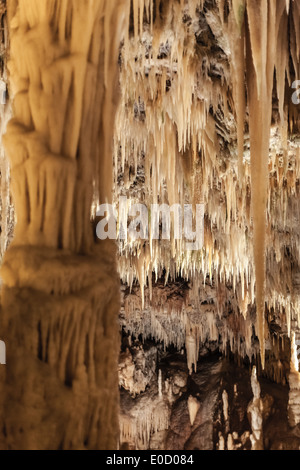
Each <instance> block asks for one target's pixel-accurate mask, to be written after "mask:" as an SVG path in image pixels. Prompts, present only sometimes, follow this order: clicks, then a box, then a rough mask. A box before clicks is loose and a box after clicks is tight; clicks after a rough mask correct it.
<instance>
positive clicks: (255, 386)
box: [248, 366, 263, 450]
mask: <svg viewBox="0 0 300 470" xmlns="http://www.w3.org/2000/svg"><path fill="white" fill-rule="evenodd" d="M251 388H252V392H253V399H252V401H251V402H250V403H249V406H248V414H249V415H250V422H251V428H252V434H251V435H250V439H251V444H252V450H262V449H263V427H262V425H263V416H262V412H263V402H262V399H261V397H260V385H259V382H258V380H257V375H256V367H255V366H254V367H253V369H252V375H251Z"/></svg>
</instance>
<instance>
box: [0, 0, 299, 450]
mask: <svg viewBox="0 0 300 470" xmlns="http://www.w3.org/2000/svg"><path fill="white" fill-rule="evenodd" d="M131 5H132V6H131ZM8 6H9V7H10V8H9V11H8V17H9V22H10V39H11V41H10V58H11V61H10V64H9V70H10V91H11V95H12V96H14V101H13V116H14V117H13V119H12V120H11V122H10V123H9V125H8V127H7V133H6V136H5V137H4V138H3V141H4V144H5V148H6V152H7V155H8V156H9V159H10V166H11V182H12V183H11V188H12V193H13V198H14V205H15V211H16V222H17V223H16V227H15V237H14V241H13V244H12V245H11V247H10V248H9V250H8V251H7V252H6V254H5V257H4V261H3V266H2V274H1V277H2V280H3V285H4V286H3V292H2V307H3V309H2V312H1V322H0V334H1V339H2V337H3V339H4V340H5V342H6V344H7V361H8V367H7V368H6V374H5V373H4V372H5V371H3V370H2V371H1V381H0V383H1V389H3V393H1V394H0V397H1V398H0V406H1V407H2V409H3V410H5V413H4V412H3V413H2V414H1V416H3V417H4V418H3V420H4V422H3V426H2V427H0V429H3V434H2V435H0V447H3V448H14V447H24V448H50V447H53V448H110V447H115V446H116V445H117V437H118V417H117V406H118V390H117V382H118V381H117V356H118V347H117V345H118V326H117V313H118V310H119V295H118V294H119V285H118V276H117V274H116V270H115V249H114V245H113V244H110V243H109V242H108V241H106V242H102V243H101V244H100V243H99V244H97V243H96V242H95V234H94V233H93V229H92V226H91V225H92V224H91V220H90V218H91V213H92V214H93V215H94V212H95V210H94V209H95V207H96V205H97V203H98V202H105V201H108V202H110V200H111V198H112V188H113V189H114V199H115V201H118V198H119V196H120V195H123V196H127V197H128V199H131V200H132V201H133V202H138V203H144V204H145V205H146V206H148V207H150V206H151V204H152V203H154V204H157V203H159V204H162V203H165V204H169V205H173V204H179V205H180V206H183V205H184V204H189V203H190V204H193V205H194V206H195V205H196V204H204V206H205V219H204V247H203V249H202V250H198V251H188V250H187V246H186V242H185V241H184V240H178V239H176V237H175V236H173V237H172V238H171V241H170V242H167V241H162V240H156V239H155V238H154V236H153V233H152V232H151V231H150V234H149V240H147V241H135V242H131V241H130V240H125V241H124V242H122V244H121V245H120V251H119V256H118V267H119V273H120V277H121V280H122V282H123V284H124V285H126V286H127V287H129V288H130V289H131V288H132V287H134V289H133V292H132V293H131V294H127V295H126V296H125V300H124V303H123V306H122V311H121V314H122V315H121V317H122V318H121V322H122V326H123V327H124V329H125V330H126V331H127V333H128V334H129V335H134V336H138V335H142V336H143V339H146V338H149V337H151V338H153V339H155V340H156V342H163V343H164V346H165V347H168V346H170V345H173V346H175V347H176V348H177V349H178V350H179V351H180V350H182V351H183V350H184V349H185V351H186V361H187V368H188V372H189V374H190V375H192V374H193V372H195V373H196V372H197V361H198V359H199V355H200V356H201V355H202V354H203V355H204V354H205V351H206V352H208V351H214V350H215V349H218V350H219V351H220V352H221V353H224V354H228V353H229V352H230V353H232V354H234V355H235V356H236V357H238V360H239V361H240V362H241V361H242V359H246V360H250V361H252V362H253V363H256V365H257V370H258V376H259V374H260V373H261V371H262V369H264V374H265V375H266V377H268V378H270V379H271V380H274V381H275V382H277V383H281V384H284V383H286V382H287V380H289V381H290V384H291V389H292V391H291V394H290V402H289V411H290V417H291V423H293V425H295V424H297V422H298V412H297V406H298V405H297V403H298V389H299V387H298V385H297V383H296V382H297V380H298V379H297V377H298V376H297V373H296V372H297V371H292V372H291V374H289V372H290V370H289V367H290V366H289V362H290V361H289V359H290V358H289V357H288V356H289V353H286V352H284V348H288V351H289V348H290V346H289V340H288V338H290V337H291V335H292V334H294V333H295V334H296V335H297V334H298V333H299V327H300V325H299V321H300V317H299V312H300V305H299V285H300V283H299V282H298V277H299V271H300V269H299V266H300V256H299V254H300V251H299V246H300V232H299V218H300V205H299V187H300V186H299V180H300V165H299V156H300V150H299V149H300V147H299V135H298V134H299V128H300V125H299V121H300V120H299V105H297V102H295V99H294V98H293V99H292V94H293V92H294V90H295V88H293V87H292V84H293V83H297V82H296V81H297V80H298V79H300V60H299V57H300V53H299V50H300V37H299V30H300V27H299V26H300V7H299V3H298V2H296V1H289V0H277V2H274V0H266V1H262V0H255V1H254V0H218V1H215V2H213V1H210V0H206V1H204V0H187V1H185V2H183V1H181V2H174V1H165V0H164V1H155V2H153V1H152V0H134V1H133V2H130V1H129V0H118V1H117V2H107V1H105V0H93V1H92V0H45V1H43V2H42V1H41V0H14V1H11V2H10V3H9V4H8ZM131 8H132V11H131ZM118 80H119V85H120V86H119V87H118ZM293 96H294V94H293ZM295 96H296V98H297V96H298V94H297V92H296V95H295ZM296 101H297V100H296ZM1 126H2V128H3V131H4V128H5V119H3V122H2V123H1ZM297 133H298V134H297ZM112 142H114V146H113V143H112ZM2 160H3V159H2ZM1 172H3V175H6V176H5V178H4V180H5V181H8V167H7V162H6V161H4V160H3V161H2V162H1ZM113 178H114V181H113ZM1 184H2V186H1V188H2V190H1V192H2V194H1V198H2V205H3V204H4V201H6V202H5V204H6V206H7V205H8V198H7V194H8V191H7V188H5V185H4V184H3V182H2V183H1ZM149 218H151V213H149ZM4 220H5V221H7V220H9V214H8V211H7V214H6V215H5V216H4ZM2 226H3V228H5V224H3V222H2ZM173 229H174V223H173V221H171V232H173ZM8 232H9V230H7V228H5V230H4V233H5V235H4V237H3V238H2V242H1V254H2V253H3V251H4V250H5V249H6V245H7V237H8V236H9V234H8ZM160 280H163V282H164V283H165V285H163V286H162V288H161V286H160ZM136 282H138V284H139V288H140V294H137V293H136V292H134V290H135V283H136ZM178 282H179V283H180V286H181V287H179V288H178ZM172 283H173V287H172ZM170 286H171V287H170ZM173 288H174V289H175V294H176V295H175V297H176V298H175V301H174V302H173V301H172V299H173V298H174V292H173V291H172V290H173ZM130 354H131V353H130ZM130 354H128V353H127V352H125V353H124V355H123V356H122V358H121V359H122V360H121V361H120V364H119V367H120V385H121V386H122V387H124V388H125V389H126V390H128V391H129V392H131V393H132V394H133V395H134V394H137V395H138V394H140V393H141V392H143V391H145V390H146V388H147V387H148V385H149V384H150V383H151V381H152V379H153V378H154V377H155V373H154V368H153V367H152V366H149V367H147V368H146V371H143V370H142V367H140V364H137V363H135V362H134V359H136V360H137V358H136V357H135V355H133V356H134V359H132V358H131V357H130ZM139 354H140V355H141V357H142V356H143V354H142V353H139ZM139 354H137V356H138V357H139ZM150 356H151V355H150ZM144 359H145V358H144ZM144 359H143V360H144ZM141 360H142V359H141V358H140V359H139V361H141ZM145 360H146V359H145ZM9 364H12V367H11V368H10V366H9ZM160 377H161V376H160ZM296 379H297V380H296ZM155 380H156V379H155ZM161 380H162V379H161V378H160V379H159V380H158V383H159V384H160V385H157V387H158V390H160V391H159V392H158V400H159V403H160V407H161V408H160V407H159V409H161V416H157V415H156V414H155V411H154V410H153V409H152V408H149V410H148V411H149V412H148V414H146V415H144V416H143V419H140V420H139V419H138V418H139V417H140V414H139V413H140V412H139V410H138V409H135V411H134V412H133V416H137V421H136V422H135V424H134V425H132V422H131V421H130V419H129V422H128V417H127V416H125V417H124V413H123V414H122V416H123V418H122V419H123V421H122V419H121V443H124V445H126V443H128V442H129V444H130V445H131V446H139V447H141V448H147V446H149V445H150V443H149V442H150V441H151V432H152V431H153V432H152V434H155V436H154V437H153V436H152V438H153V440H154V443H153V446H155V445H158V444H157V443H158V442H159V440H160V437H159V436H160V434H159V433H165V432H166V431H167V430H168V426H169V424H170V413H169V411H170V409H169V408H170V403H171V402H172V399H173V398H172V397H173V395H172V394H173V391H172V390H173V388H172V387H171V386H170V385H168V387H169V388H168V391H167V392H165V393H166V397H167V398H166V397H165V396H164V392H163V391H162V390H163V386H162V381H161ZM295 381H296V382H295ZM252 382H253V383H254V378H253V380H252ZM254 385H255V384H254ZM252 388H253V387H252ZM170 390H171V391H170ZM171 392H172V393H171ZM226 393H227V391H226ZM226 393H224V394H223V395H222V396H224V397H226ZM188 396H190V395H188ZM191 397H192V399H191V400H190V403H191V405H190V413H188V410H189V407H188V405H187V407H185V411H184V412H185V415H186V417H187V421H186V423H187V425H188V423H189V425H191V422H192V421H193V423H196V424H197V419H198V418H197V416H198V415H199V416H200V415H201V413H202V411H201V407H200V411H197V413H196V411H195V410H196V408H197V406H198V405H197V404H196V402H195V401H194V400H193V399H194V398H195V397H194V396H193V395H191ZM165 398H166V400H167V401H164V399H165ZM195 400H197V398H195ZM223 401H224V403H225V404H226V406H225V408H226V410H227V406H229V409H230V403H229V405H228V403H227V401H228V400H227V398H224V400H223ZM249 401H250V399H249ZM140 402H141V409H142V410H143V409H146V408H147V406H148V402H147V399H145V400H143V399H142V398H141V400H140ZM187 403H188V401H187ZM261 403H262V402H261V398H260V397H259V396H258V395H257V396H255V395H254V398H253V401H252V404H251V405H250V406H249V414H250V415H251V420H250V421H251V427H250V428H249V429H247V430H245V433H246V434H245V435H244V434H243V438H241V442H242V445H246V444H245V443H246V442H247V443H248V444H249V443H252V445H253V447H262V446H263V443H262V439H263V436H264V434H263V432H262V429H261V426H262V420H263V407H262V405H261ZM196 405H197V406H196ZM247 406H248V403H247ZM244 408H245V407H244ZM10 410H13V411H10ZM16 410H17V411H16ZM37 410H38V411H37ZM223 411H224V410H223ZM227 413H228V410H227V411H226V413H225V414H226V415H227ZM229 413H230V411H229ZM16 415H17V417H16ZM45 415H46V416H47V418H46V419H44V416H45ZM227 421H228V420H226V423H225V424H224V426H225V428H224V429H223V430H220V436H218V438H219V448H230V449H233V448H237V447H238V443H237V442H236V441H237V439H236V436H235V435H234V433H235V432H236V430H234V429H231V430H230V429H229V428H228V423H227ZM20 423H21V424H20ZM57 423H60V424H59V427H58V429H57ZM103 423H104V425H103ZM192 425H194V424H192ZM170 426H171V425H170ZM209 426H211V424H210V425H209ZM175 427H176V426H175ZM171 428H172V426H171ZM74 429H75V430H76V432H74ZM209 429H210V431H209V433H212V432H213V428H211V427H210V428H209ZM207 432H208V431H207ZM210 435H211V434H210ZM24 436H26V437H24ZM187 436H189V431H187V434H186V436H185V437H186V438H188V437H187ZM173 437H174V436H173ZM173 437H172V436H171V437H170V436H169V437H168V436H165V437H164V439H165V441H164V442H170V441H172V439H173ZM168 439H169V440H168ZM208 441H209V443H208V442H206V441H205V443H203V446H206V445H207V446H210V445H212V444H211V442H212V440H211V438H209V439H208ZM174 442H177V441H176V439H175V440H174V439H173V444H172V445H174ZM193 442H194V441H193ZM201 442H202V441H201ZM243 442H244V444H243ZM170 445H171V444H170ZM190 445H191V446H192V444H190ZM195 445H196V444H195Z"/></svg>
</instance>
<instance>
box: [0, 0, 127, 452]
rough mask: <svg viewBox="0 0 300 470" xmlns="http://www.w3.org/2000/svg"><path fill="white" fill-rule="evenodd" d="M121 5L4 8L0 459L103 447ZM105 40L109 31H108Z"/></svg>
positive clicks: (113, 378)
mask: <svg viewBox="0 0 300 470" xmlns="http://www.w3.org/2000/svg"><path fill="white" fill-rule="evenodd" d="M127 3H128V2H127V1H126V0H124V1H123V0H118V1H116V2H107V1H105V0H48V1H40V0H26V1H24V0H15V1H11V2H8V9H9V10H8V15H9V22H10V41H11V49H10V59H11V60H10V64H9V71H10V77H11V92H12V94H13V96H14V105H13V114H14V118H13V119H12V120H11V122H10V123H9V124H8V129H7V133H6V136H5V137H4V143H5V147H6V151H7V154H8V156H9V158H10V163H11V175H12V192H13V198H14V204H15V209H16V219H17V224H16V228H15V237H14V241H13V243H12V245H11V247H10V248H9V250H8V251H7V253H6V254H5V258H4V262H3V266H2V273H1V277H2V279H3V283H4V287H3V290H2V309H3V310H2V314H1V325H0V331H1V338H3V339H4V341H5V343H6V347H7V366H6V368H5V369H4V368H2V369H1V372H0V373H1V376H0V416H1V420H0V423H1V424H0V448H3V449H14V448H17V449H72V448H76V449H83V448H88V449H99V448H100V449H101V448H105V449H108V448H116V445H117V436H118V385H117V359H118V348H117V347H116V345H117V344H118V327H117V314H118V309H119V296H118V291H119V286H118V277H117V275H116V271H115V251H114V247H113V245H109V244H105V243H104V242H103V243H102V244H101V245H97V244H96V242H95V240H94V235H93V229H92V226H91V222H90V216H91V205H92V200H93V196H94V193H95V192H96V193H97V194H98V196H99V197H100V198H101V199H102V200H106V199H107V200H109V199H110V198H111V184H110V178H109V174H111V176H112V169H110V168H109V166H110V165H111V162H112V155H111V145H112V131H113V125H112V123H113V119H114V109H115V105H116V102H117V96H118V93H117V87H116V85H117V84H118V69H117V66H118V50H119V44H120V40H121V34H122V31H123V28H124V26H125V20H126V19H127V16H126V15H125V14H124V11H126V10H127V8H126V5H127ZM112 29H113V31H114V34H113V35H111V34H110V32H111V30H112Z"/></svg>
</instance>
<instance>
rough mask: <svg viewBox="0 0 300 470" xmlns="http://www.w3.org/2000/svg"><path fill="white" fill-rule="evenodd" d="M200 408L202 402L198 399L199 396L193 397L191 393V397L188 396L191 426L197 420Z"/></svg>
mask: <svg viewBox="0 0 300 470" xmlns="http://www.w3.org/2000/svg"><path fill="white" fill-rule="evenodd" d="M199 408H200V403H199V401H198V400H197V398H195V397H192V396H191V395H190V396H189V398H188V409H189V415H190V422H191V426H193V424H194V422H195V419H196V416H197V413H198V411H199Z"/></svg>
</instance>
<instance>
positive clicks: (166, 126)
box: [115, 0, 300, 365]
mask: <svg viewBox="0 0 300 470" xmlns="http://www.w3.org/2000/svg"><path fill="white" fill-rule="evenodd" d="M155 5H156V10H153V5H152V2H150V1H145V2H144V1H139V0H135V1H134V2H133V33H132V36H130V34H128V37H127V38H126V40H125V44H124V48H123V59H122V60H123V62H122V63H123V66H122V67H121V92H122V99H121V104H120V106H119V109H118V113H117V119H116V133H115V179H116V181H117V180H118V181H120V175H121V181H122V182H123V184H122V185H119V188H118V192H117V195H119V194H126V195H128V196H129V197H130V194H132V193H133V192H134V191H135V190H136V188H137V187H139V186H138V185H139V183H138V179H139V176H140V175H141V174H142V176H143V178H144V180H143V182H142V184H141V188H142V189H141V191H140V192H139V193H138V194H135V195H136V196H137V197H139V198H140V199H142V201H141V200H139V202H143V203H146V204H151V203H153V202H155V203H157V202H158V201H159V202H168V203H169V204H170V205H172V204H173V203H179V204H184V203H186V202H190V203H194V204H195V203H197V202H203V203H204V204H205V210H206V217H205V232H204V247H203V249H202V250H201V251H200V252H187V251H186V250H185V244H184V243H181V242H180V243H178V241H176V240H171V242H170V244H169V247H168V246H166V245H165V244H164V243H161V241H155V240H154V241H152V240H151V236H150V241H149V243H148V242H146V243H145V242H135V243H131V242H130V243H128V244H127V245H126V244H125V247H124V245H122V251H121V259H120V271H121V276H122V278H123V280H124V281H126V282H128V283H129V284H132V282H133V280H134V279H135V278H136V279H138V280H139V282H140V285H141V288H142V290H143V289H144V285H146V284H147V280H148V282H149V283H151V280H150V278H152V272H153V271H155V272H156V275H157V276H159V275H160V274H161V272H162V271H164V270H165V271H166V272H167V273H169V274H170V275H171V277H173V278H175V277H176V275H181V276H184V277H186V278H191V277H193V276H194V273H195V272H201V273H203V274H204V279H207V276H209V277H210V279H212V277H213V276H214V277H217V278H218V279H219V280H220V281H221V282H222V281H223V282H224V281H228V280H229V279H230V280H231V282H232V284H233V287H234V288H235V286H237V285H238V284H242V292H243V293H242V296H241V302H242V304H241V310H243V311H245V310H246V309H245V306H244V305H243V304H244V303H245V302H247V293H249V292H250V293H251V295H250V296H248V300H249V299H250V297H251V300H249V303H251V302H253V300H254V299H253V292H255V302H256V309H257V324H256V332H257V334H258V337H259V340H260V354H261V360H262V364H263V365H264V356H265V352H264V350H265V347H264V343H265V337H266V336H267V332H266V328H265V301H268V302H269V301H270V299H273V300H272V302H273V304H272V305H274V304H276V305H281V308H282V309H285V307H286V302H284V305H283V304H281V303H280V302H281V299H283V298H284V295H283V292H282V288H279V291H278V292H276V291H275V290H271V291H270V292H268V295H266V285H267V284H268V282H267V281H268V280H267V279H266V262H265V260H266V255H268V262H269V258H270V259H272V256H274V252H273V250H272V249H271V248H269V247H271V246H273V247H275V250H276V253H277V255H276V256H277V258H278V253H282V251H284V244H285V242H286V234H285V235H284V236H283V235H282V231H283V232H284V231H286V232H288V230H286V225H287V224H289V220H288V219H287V214H288V206H289V204H290V202H291V198H293V197H295V196H296V195H297V179H298V177H299V168H298V166H299V165H298V163H297V155H299V153H297V152H299V148H298V149H297V144H296V145H293V143H292V142H291V141H290V142H289V143H288V138H287V136H288V132H293V131H295V129H297V125H298V119H299V117H298V114H297V111H296V110H295V109H296V108H295V106H293V105H292V102H291V94H290V93H289V92H288V87H291V85H292V81H293V80H295V79H297V78H298V77H299V63H300V62H299V46H300V38H299V25H300V9H299V5H298V4H297V2H290V1H286V0H280V1H278V2H273V1H272V0H269V1H260V0H255V1H246V0H231V1H228V0H219V1H218V2H217V5H218V12H216V11H215V10H214V11H209V8H206V9H205V11H204V10H203V5H202V2H197V1H194V0H193V1H192V0H188V1H186V2H183V1H182V2H179V3H174V2H166V3H164V4H163V5H161V6H160V2H156V3H155ZM201 15H202V16H203V15H204V16H205V17H206V20H207V22H208V23H209V26H210V28H211V31H212V32H213V33H214V35H215V39H214V40H215V41H216V43H217V45H218V46H219V47H220V48H222V47H223V52H224V53H226V55H227V58H228V62H229V63H228V64H227V66H226V64H225V65H224V66H223V70H222V73H223V76H222V78H221V79H219V80H217V79H215V78H214V77H212V74H211V73H210V68H209V63H210V61H213V60H214V57H213V56H209V52H207V50H206V49H205V48H204V47H203V48H201V46H199V44H197V41H196V36H197V33H198V28H199V18H200V16H201ZM202 20H203V18H202ZM175 22H176V28H175V27H174V24H175ZM290 58H291V59H292V60H290ZM274 72H275V77H276V81H275V83H276V92H277V98H278V121H277V122H273V123H272V109H273V81H274ZM231 94H232V100H231V99H230V96H231ZM287 97H288V98H287ZM229 102H230V103H231V109H232V112H233V115H232V114H231V112H230V111H229V108H228V103H229ZM220 110H221V112H222V113H223V121H224V123H226V125H227V126H228V127H230V125H231V124H230V123H231V122H232V120H233V117H234V118H235V126H236V139H237V145H234V139H233V141H231V140H230V138H228V140H227V148H228V149H229V154H228V153H227V154H226V152H225V151H224V146H222V142H221V141H222V139H221V138H220V136H223V138H224V136H225V135H226V133H223V134H222V133H221V131H220V128H219V126H218V125H216V122H215V120H214V118H213V115H214V113H218V112H219V111H220ZM246 110H248V112H247V113H246ZM211 111H212V113H211ZM247 116H248V121H249V140H248V136H247V134H246V126H245V121H246V119H247ZM271 123H272V125H273V128H272V132H273V134H274V136H273V140H272V138H271V135H270V131H271ZM245 137H247V138H245ZM270 146H271V148H272V152H271V154H270V151H269V147H270ZM249 150H250V151H249ZM248 154H249V155H250V158H249V159H248ZM274 182H275V183H274ZM286 188H287V189H286ZM278 213H280V224H281V230H280V233H279V234H276V230H277V228H278V223H279V222H278ZM282 219H283V220H282ZM290 220H291V219H290ZM294 235H295V238H294V240H297V237H298V235H297V231H296V229H295V230H294V231H293V232H292V233H290V238H293V237H294ZM294 244H295V243H294ZM280 256H281V255H280ZM297 256H298V255H297ZM275 268H276V269H275V272H276V273H278V275H279V273H280V270H281V268H280V266H278V265H276V267H275ZM274 276H275V274H274ZM273 285H274V283H273ZM274 299H275V300H274ZM292 309H293V307H292ZM292 315H294V316H295V313H294V314H292ZM289 329H290V327H289Z"/></svg>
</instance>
